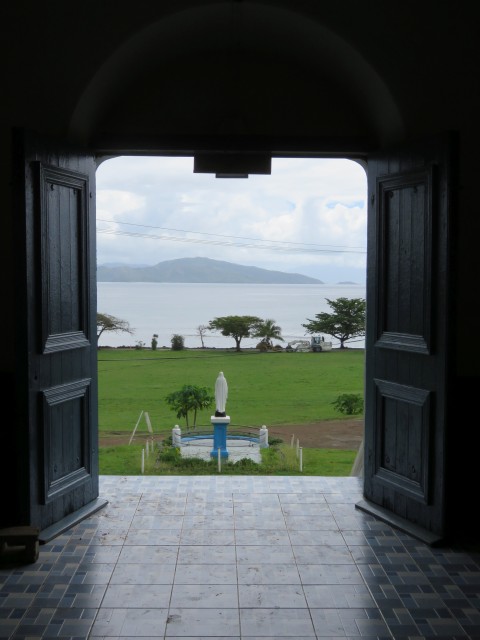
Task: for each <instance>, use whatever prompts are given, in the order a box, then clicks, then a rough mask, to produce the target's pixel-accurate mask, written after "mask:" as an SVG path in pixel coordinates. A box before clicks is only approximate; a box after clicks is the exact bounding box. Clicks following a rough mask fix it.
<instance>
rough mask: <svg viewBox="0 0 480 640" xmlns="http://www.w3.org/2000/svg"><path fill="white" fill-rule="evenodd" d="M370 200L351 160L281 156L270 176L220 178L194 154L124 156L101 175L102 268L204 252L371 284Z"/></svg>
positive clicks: (363, 177) (324, 277) (363, 178)
mask: <svg viewBox="0 0 480 640" xmlns="http://www.w3.org/2000/svg"><path fill="white" fill-rule="evenodd" d="M366 200H367V184H366V174H365V171H364V170H363V168H362V167H361V166H360V165H359V164H357V163H356V162H353V161H351V160H340V159H321V160H319V159H275V158H274V159H273V160H272V174H271V175H270V176H255V175H251V176H250V177H249V178H248V179H224V178H218V179H217V178H215V176H214V175H210V174H194V173H193V158H150V157H136V158H133V157H121V158H115V159H113V160H108V161H105V162H104V163H103V164H101V165H100V167H99V168H98V170H97V263H98V264H110V263H124V264H131V265H154V264H157V263H159V262H163V261H164V260H172V259H176V258H184V257H197V256H202V257H208V258H213V259H216V260H226V261H228V262H234V263H236V264H242V265H252V266H257V267H261V268H264V269H274V270H279V271H286V272H289V273H302V274H305V275H309V276H312V277H314V278H318V279H319V280H322V281H323V282H326V283H336V282H341V281H353V282H357V283H359V284H362V283H364V282H365V265H366V235H367V233H366V232H367V210H366Z"/></svg>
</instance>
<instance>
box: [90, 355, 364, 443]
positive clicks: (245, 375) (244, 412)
mask: <svg viewBox="0 0 480 640" xmlns="http://www.w3.org/2000/svg"><path fill="white" fill-rule="evenodd" d="M219 371H223V372H224V374H225V377H226V379H227V382H228V400H227V413H228V415H229V416H230V418H231V424H232V426H256V427H260V426H261V425H262V424H266V425H268V426H273V425H282V424H302V423H307V422H313V421H318V420H328V419H335V418H339V417H343V416H342V415H341V414H339V413H338V411H336V410H335V408H334V407H333V406H332V402H333V401H334V400H335V399H336V398H337V397H338V396H339V395H340V394H344V393H358V394H363V371H364V351H363V350H361V349H345V350H343V351H339V350H337V351H331V352H326V353H286V352H278V353H259V352H256V351H244V352H240V353H237V352H235V351H229V350H225V351H224V350H217V349H211V350H210V349H205V350H201V349H199V350H183V351H171V350H157V351H152V350H150V349H144V350H136V349H100V350H99V352H98V374H99V402H98V407H99V431H100V434H102V433H112V432H119V433H129V432H130V433H131V432H132V431H133V429H134V427H135V424H136V422H137V420H138V418H139V416H140V413H141V412H142V411H146V412H148V414H149V416H150V420H151V423H152V426H153V429H154V431H155V432H156V433H170V431H171V429H172V427H173V426H174V425H175V424H179V425H180V427H184V426H185V419H181V420H180V419H178V418H177V417H176V415H175V413H174V412H173V411H172V410H171V409H170V407H169V406H168V404H167V403H166V401H165V397H166V396H167V395H168V394H169V393H171V392H172V391H177V390H178V389H180V388H181V387H182V386H183V385H184V384H193V385H197V386H199V387H207V388H208V389H209V390H210V391H211V393H212V395H213V393H214V385H215V380H216V378H217V375H218V373H219ZM213 409H214V407H213ZM211 414H212V410H211V409H207V410H205V411H203V412H201V413H200V414H199V416H198V418H197V424H199V425H205V426H208V425H210V416H211ZM138 428H139V429H140V428H143V430H145V428H146V427H145V424H143V426H142V427H140V425H139V427H138Z"/></svg>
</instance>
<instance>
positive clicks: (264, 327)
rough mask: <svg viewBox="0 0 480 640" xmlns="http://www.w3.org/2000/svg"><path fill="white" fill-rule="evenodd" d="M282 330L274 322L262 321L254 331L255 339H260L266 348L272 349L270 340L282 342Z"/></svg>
mask: <svg viewBox="0 0 480 640" xmlns="http://www.w3.org/2000/svg"><path fill="white" fill-rule="evenodd" d="M281 332H282V328H281V327H279V326H278V324H275V320H272V319H270V318H269V319H267V320H262V321H261V322H260V323H259V324H258V327H257V329H256V331H255V338H262V342H264V343H265V344H266V345H267V346H268V347H270V348H272V347H273V342H272V340H281V341H282V342H284V340H283V338H282V336H281Z"/></svg>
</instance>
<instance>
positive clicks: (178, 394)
mask: <svg viewBox="0 0 480 640" xmlns="http://www.w3.org/2000/svg"><path fill="white" fill-rule="evenodd" d="M165 400H166V402H167V404H169V405H170V407H171V409H172V410H173V411H176V416H177V418H185V421H186V425H187V427H188V425H189V423H188V416H189V413H190V412H191V411H193V426H194V427H195V426H196V425H197V412H198V411H201V410H202V409H207V408H208V407H210V406H211V405H212V404H213V402H214V401H215V397H214V396H213V395H212V394H211V393H210V391H209V390H208V389H207V388H206V387H197V386H195V385H192V384H184V385H183V387H182V388H181V389H180V390H179V391H173V392H172V393H169V394H168V396H167V397H166V398H165Z"/></svg>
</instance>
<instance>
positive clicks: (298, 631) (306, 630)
mask: <svg viewBox="0 0 480 640" xmlns="http://www.w3.org/2000/svg"><path fill="white" fill-rule="evenodd" d="M240 624H241V629H242V638H247V637H249V636H260V637H261V636H271V637H272V638H286V637H290V638H299V637H301V636H305V637H307V638H308V637H315V631H314V627H313V624H312V620H311V618H310V613H309V611H308V609H250V608H247V609H240Z"/></svg>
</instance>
